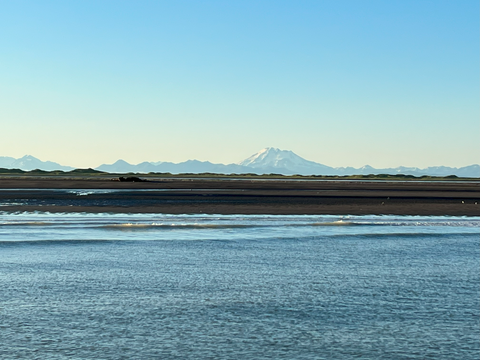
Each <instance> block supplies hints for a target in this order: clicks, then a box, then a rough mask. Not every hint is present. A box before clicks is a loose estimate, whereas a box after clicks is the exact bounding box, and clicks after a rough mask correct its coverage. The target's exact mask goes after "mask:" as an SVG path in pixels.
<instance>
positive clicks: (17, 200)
mask: <svg viewBox="0 0 480 360" xmlns="http://www.w3.org/2000/svg"><path fill="white" fill-rule="evenodd" d="M55 190H57V191H55ZM67 190H69V191H67ZM77 190H78V191H77ZM80 190H84V191H83V192H82V191H80ZM87 190H90V192H88V191H87ZM102 190H104V191H102ZM116 190H118V191H116ZM85 195H88V196H85ZM0 204H1V207H0V210H2V211H8V212H17V211H49V212H112V213H170V214H201V213H205V214H285V215H288V214H290V215H295V214H311V215H313V214H319V215H320V214H331V215H348V214H351V215H382V214H392V215H436V216H438V215H440V216H441V215H452V216H480V182H420V181H404V182H393V181H349V180H288V179H286V180H276V179H275V180H271V179H268V180H259V179H198V178H196V179H193V178H192V179H188V178H184V179H179V178H167V179H157V180H152V181H148V182H119V181H112V180H111V179H108V178H105V179H88V178H40V177H38V178H26V177H23V178H14V177H4V178H0Z"/></svg>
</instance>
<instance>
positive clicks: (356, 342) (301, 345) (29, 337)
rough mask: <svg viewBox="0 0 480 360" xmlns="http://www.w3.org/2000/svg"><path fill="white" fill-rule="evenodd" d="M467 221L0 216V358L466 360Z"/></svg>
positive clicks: (474, 245) (477, 348) (473, 262)
mask: <svg viewBox="0 0 480 360" xmlns="http://www.w3.org/2000/svg"><path fill="white" fill-rule="evenodd" d="M479 233H480V218H458V217H393V216H350V217H339V216H239V215H235V216H220V215H210V216H207V215H161V214H145V215H141V214H133V215H132V214H79V213H77V214H75V213H73V214H49V213H6V212H0V358H2V359H10V358H19V359H217V358H218V359H267V358H271V359H282V358H283V359H345V358H359V359H429V358H430V359H478V357H479V355H480V340H479V337H478V335H479V332H480V327H479V318H480V317H479V315H480V314H479V311H480V306H479V305H480V304H479V284H480V281H479V280H480V279H479V277H480V275H479V267H480V256H479V255H480V247H479V243H480V236H479Z"/></svg>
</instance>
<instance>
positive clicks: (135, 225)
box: [97, 223, 265, 230]
mask: <svg viewBox="0 0 480 360" xmlns="http://www.w3.org/2000/svg"><path fill="white" fill-rule="evenodd" d="M97 227H98V228H103V229H112V230H134V229H145V230H148V229H242V228H251V227H265V225H245V224H157V223H153V224H141V223H140V224H138V223H124V224H108V225H100V226H97Z"/></svg>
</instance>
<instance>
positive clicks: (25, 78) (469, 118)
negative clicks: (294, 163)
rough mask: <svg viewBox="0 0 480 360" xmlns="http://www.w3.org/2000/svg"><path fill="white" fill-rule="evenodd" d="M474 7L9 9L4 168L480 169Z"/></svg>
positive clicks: (39, 4) (1, 89)
mask: <svg viewBox="0 0 480 360" xmlns="http://www.w3.org/2000/svg"><path fill="white" fill-rule="evenodd" d="M479 13H480V3H479V1H477V0H462V1H450V0H448V1H442V0H434V1H427V0H412V1H410V0H388V1H385V0H381V1H373V0H362V1H358V0H338V1H337V0H312V1H308V0H290V1H283V0H254V1H249V0H241V1H240V0H237V1H232V0H223V1H209V0H202V1H186V0H175V1H170V0H168V1H161V0H155V1H147V0H142V1H133V0H131V1H121V0H112V1H107V0H101V1H98V0H95V1H89V0H82V1H63V0H62V1H50V0H42V1H37V0H35V1H25V0H18V1H10V0H0V34H2V35H1V36H0V134H1V141H0V156H11V157H15V158H18V157H21V156H23V155H26V154H30V155H33V156H35V157H38V158H40V159H41V160H44V161H45V160H50V161H55V162H59V163H61V164H63V165H70V166H75V167H96V166H98V165H100V164H102V163H113V162H114V161H116V160H118V159H123V160H126V161H128V162H130V163H134V164H136V163H139V162H142V161H173V162H181V161H185V160H188V159H197V160H202V161H206V160H208V161H211V162H214V163H225V164H227V163H234V162H238V161H241V160H243V159H245V158H247V157H248V156H250V155H252V154H254V153H255V152H257V151H259V150H260V149H262V148H265V147H276V148H280V149H284V150H291V151H293V152H295V153H296V154H298V155H300V156H302V157H304V158H306V159H308V160H312V161H316V162H319V163H322V164H325V165H329V166H355V167H360V166H363V165H366V164H369V165H371V166H374V167H377V168H380V167H396V166H417V167H427V166H437V165H445V166H455V167H460V166H466V165H471V164H479V163H480V140H479V139H480V81H479V80H480V68H479V63H480V41H479V40H480V33H479V28H480V17H479Z"/></svg>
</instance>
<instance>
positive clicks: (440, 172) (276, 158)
mask: <svg viewBox="0 0 480 360" xmlns="http://www.w3.org/2000/svg"><path fill="white" fill-rule="evenodd" d="M0 168H7V169H22V170H26V171H30V170H35V169H40V170H46V171H53V170H63V171H70V170H73V169H74V168H73V167H71V166H62V165H60V164H58V163H55V162H51V161H41V160H39V159H37V158H35V157H33V156H30V155H26V156H24V157H22V158H19V159H15V158H12V157H7V156H3V157H2V156H0ZM96 170H100V171H106V172H111V173H129V172H132V173H150V172H156V173H171V174H182V173H194V174H198V173H215V174H248V173H253V174H272V173H273V174H283V175H294V174H299V175H370V174H373V175H377V174H392V175H396V174H403V175H414V176H423V175H428V176H449V175H456V176H459V177H472V178H480V165H470V166H464V167H460V168H454V167H447V166H433V167H428V168H425V169H420V168H416V167H404V166H400V167H397V168H385V169H375V168H373V167H371V166H368V165H365V166H363V167H361V168H353V167H338V168H334V167H330V166H327V165H323V164H320V163H316V162H313V161H309V160H306V159H304V158H302V157H300V156H298V155H296V154H295V153H293V152H292V151H288V150H280V149H276V148H265V149H263V150H260V151H259V152H257V153H255V154H253V155H252V156H250V157H248V158H247V159H245V160H243V161H241V162H239V163H237V164H228V165H224V164H213V163H211V162H209V161H198V160H188V161H184V162H181V163H172V162H162V161H158V162H142V163H139V164H136V165H134V164H129V163H128V162H126V161H124V160H118V161H116V162H115V163H113V164H103V165H100V166H99V167H97V168H96Z"/></svg>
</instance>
